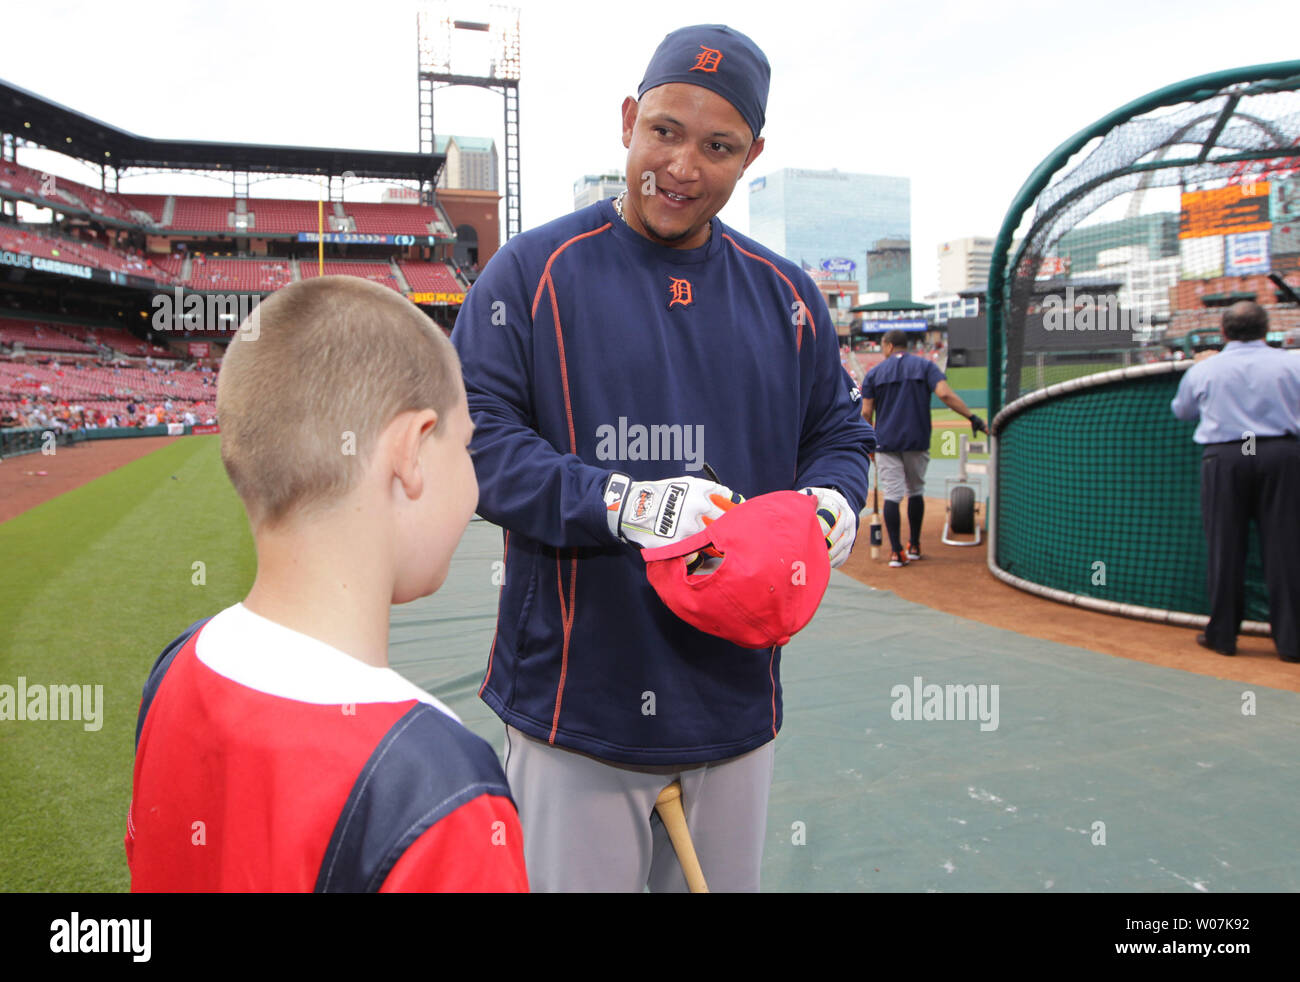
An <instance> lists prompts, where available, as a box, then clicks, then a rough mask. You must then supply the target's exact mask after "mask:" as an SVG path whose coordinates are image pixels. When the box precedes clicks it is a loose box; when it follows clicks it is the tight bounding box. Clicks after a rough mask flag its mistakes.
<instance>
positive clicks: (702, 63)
mask: <svg viewBox="0 0 1300 982" xmlns="http://www.w3.org/2000/svg"><path fill="white" fill-rule="evenodd" d="M720 61H722V52H721V51H719V50H718V49H717V48H706V47H705V46H704V45H702V44H701V45H700V53H699V54H698V55H696V56H695V64H694V65H692V66H691V71H693V72H716V71H717V70H718V63H719V62H720Z"/></svg>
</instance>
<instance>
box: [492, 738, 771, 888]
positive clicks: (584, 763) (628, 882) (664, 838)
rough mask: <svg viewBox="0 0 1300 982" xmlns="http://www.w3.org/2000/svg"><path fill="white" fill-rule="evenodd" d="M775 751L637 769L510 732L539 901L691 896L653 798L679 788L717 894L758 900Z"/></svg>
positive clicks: (513, 787) (509, 753)
mask: <svg viewBox="0 0 1300 982" xmlns="http://www.w3.org/2000/svg"><path fill="white" fill-rule="evenodd" d="M775 750H776V742H775V741H768V742H767V743H765V744H764V745H763V746H761V747H759V748H757V749H755V750H751V751H750V752H749V753H747V754H742V755H741V756H739V757H732V758H730V759H728V760H723V761H715V762H712V763H708V764H685V765H680V766H675V767H674V766H645V767H640V766H635V765H631V764H615V763H611V762H609V761H604V760H598V759H597V758H595V757H590V756H588V755H586V754H583V753H578V752H577V751H573V750H565V749H563V748H560V747H554V746H551V745H550V744H548V743H546V742H545V741H543V740H537V739H534V738H533V737H530V736H527V735H526V734H524V733H522V732H520V731H519V730H517V729H515V728H514V727H513V726H507V727H506V778H507V780H508V781H509V782H510V792H511V794H512V795H513V796H514V799H515V805H516V806H517V807H518V809H519V821H520V823H521V825H522V826H523V833H524V862H525V864H526V865H527V867H528V884H529V887H530V888H531V889H532V890H534V891H536V892H560V891H623V892H640V891H642V890H644V889H645V887H646V886H647V885H649V887H650V889H651V891H653V892H655V893H661V892H663V893H669V892H677V893H685V892H686V878H685V876H684V875H683V874H682V869H681V865H680V864H679V863H678V861H677V854H676V853H675V852H674V851H673V846H672V843H671V842H670V841H669V839H668V833H667V832H666V831H665V830H664V827H663V823H662V822H660V821H659V815H658V814H657V813H656V812H655V811H654V803H655V798H657V797H658V795H659V792H660V791H662V790H663V789H664V787H666V786H667V785H668V784H670V783H672V781H673V780H674V779H680V781H681V782H682V803H683V805H684V806H685V812H686V824H687V827H688V828H689V829H690V832H691V841H692V842H693V843H694V844H695V852H696V855H697V856H698V857H699V860H700V867H701V869H702V870H703V871H704V878H705V880H706V881H707V882H708V885H709V890H710V892H714V893H723V892H756V891H757V890H758V878H759V869H760V867H761V865H762V860H763V839H764V836H765V834H766V832H767V799H768V792H769V791H770V790H771V787H772V767H773V763H774V761H775Z"/></svg>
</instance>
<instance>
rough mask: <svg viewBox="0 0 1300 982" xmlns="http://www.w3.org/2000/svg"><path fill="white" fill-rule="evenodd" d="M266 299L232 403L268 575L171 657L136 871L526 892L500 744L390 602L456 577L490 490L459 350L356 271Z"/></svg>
mask: <svg viewBox="0 0 1300 982" xmlns="http://www.w3.org/2000/svg"><path fill="white" fill-rule="evenodd" d="M253 316H254V317H256V318H257V322H256V326H257V328H258V330H257V331H256V332H253V331H249V330H244V331H243V332H242V333H243V337H242V338H241V339H237V340H236V341H235V342H234V343H232V344H231V346H230V349H229V351H228V353H227V354H226V358H225V361H224V363H223V365H222V368H221V380H220V385H219V390H218V395H217V405H218V408H219V410H220V413H221V428H222V434H221V457H222V461H223V463H224V464H225V465H226V470H227V472H228V473H229V475H230V478H231V482H232V483H233V484H234V486H235V489H236V490H237V491H238V492H239V495H240V497H241V499H242V500H243V502H244V507H245V508H246V510H247V511H248V516H249V522H250V524H251V526H252V528H253V536H254V539H255V540H256V543H257V558H258V564H257V565H258V569H257V580H256V582H255V583H254V584H253V588H252V590H251V591H250V592H249V594H248V597H247V598H246V599H245V600H244V601H243V602H242V603H238V604H235V605H234V606H232V607H228V608H226V609H225V610H223V611H221V612H220V613H218V614H216V615H215V616H213V617H211V618H208V619H206V620H204V621H201V622H200V623H198V624H195V625H192V626H191V627H190V628H189V629H188V630H186V631H185V632H184V633H183V634H182V635H181V636H180V637H178V638H177V639H176V640H175V641H173V642H172V643H171V644H170V645H168V646H167V648H166V650H165V651H164V652H163V653H162V655H161V656H160V657H159V658H158V660H157V662H156V663H155V665H154V667H153V670H152V671H151V672H150V674H149V679H148V682H147V683H146V685H145V689H144V698H143V699H142V701H141V706H140V714H139V722H138V725H137V728H136V753H135V773H134V780H133V791H132V802H131V807H130V809H129V811H128V814H127V831H126V838H125V847H126V855H127V862H128V863H129V865H130V867H131V889H132V890H134V891H145V892H157V891H185V892H190V891H203V892H210V891H237V892H249V891H256V892H283V891H308V890H317V891H323V892H337V891H347V892H371V891H382V892H390V891H430V890H438V891H468V890H473V891H481V890H492V891H498V890H499V891H514V890H526V889H527V887H528V881H527V877H526V875H525V872H524V857H523V846H522V835H521V832H520V828H519V823H518V818H517V815H516V813H515V807H514V804H513V802H512V801H511V798H510V791H509V788H508V787H507V786H506V781H505V775H504V774H503V773H502V770H501V765H500V763H499V762H498V760H497V756H496V753H495V752H494V751H493V749H492V747H491V746H490V745H489V744H488V743H487V742H486V741H485V740H482V739H481V738H479V737H477V736H475V735H474V734H472V733H470V732H469V731H468V730H467V729H465V727H463V726H462V725H461V723H460V721H459V720H458V719H457V718H456V717H455V715H454V714H453V713H452V712H451V710H450V709H448V708H447V707H446V706H444V705H443V704H442V703H441V702H439V701H438V700H437V699H435V698H434V697H433V696H431V695H429V694H428V693H427V692H424V691H422V690H421V689H419V688H417V687H416V686H414V685H412V684H411V683H410V682H408V681H406V680H405V679H403V678H402V677H401V676H400V675H398V674H397V673H396V672H394V671H393V670H392V669H390V668H389V667H388V612H389V604H390V603H391V602H396V603H403V602H405V601H408V600H413V599H415V598H416V597H420V596H424V595H426V594H428V593H432V592H433V591H434V590H436V589H437V588H438V587H439V586H441V585H442V582H443V580H444V579H445V577H446V575H447V568H448V564H449V563H450V561H451V555H452V552H453V551H454V550H455V548H456V543H457V542H458V541H459V539H460V537H461V534H462V533H463V532H464V531H465V526H466V523H468V521H469V519H470V516H471V515H472V514H473V512H474V505H475V502H476V501H477V488H476V486H475V478H474V468H473V464H472V463H471V462H470V459H469V453H468V450H467V445H468V443H469V438H470V432H471V430H472V428H473V427H472V424H471V423H470V419H469V410H468V407H467V406H466V403H465V396H464V394H463V387H462V384H461V380H460V378H459V372H458V371H457V364H456V353H455V351H454V350H453V349H452V347H451V345H450V344H449V343H448V341H447V339H446V338H445V337H444V336H443V335H442V332H440V331H439V330H438V329H437V328H436V327H435V326H434V325H432V324H431V323H430V322H429V319H428V318H427V317H425V316H424V315H423V314H422V313H420V311H419V310H417V309H416V308H415V307H414V306H413V305H411V304H410V303H409V302H407V301H406V300H404V299H402V298H401V297H399V296H398V295H396V294H395V293H393V292H392V291H391V290H388V289H387V288H385V287H382V286H379V285H377V284H374V283H367V282H365V281H363V280H358V279H354V278H352V277H347V276H326V277H323V278H319V279H313V280H306V281H304V282H301V283H294V284H293V285H292V286H289V287H286V288H285V289H283V290H281V291H279V292H278V293H276V294H274V295H273V296H271V297H270V298H268V299H267V300H266V301H265V302H264V303H263V304H262V305H261V306H260V307H259V308H258V310H257V312H256V313H255V314H254V315H253ZM245 326H246V328H247V322H246V325H245ZM340 434H343V436H342V445H341V444H340ZM349 434H350V435H351V438H352V440H353V441H354V445H355V449H356V451H357V452H356V453H353V454H349V453H348V452H347V450H346V449H345V448H346V447H347V445H348V435H349Z"/></svg>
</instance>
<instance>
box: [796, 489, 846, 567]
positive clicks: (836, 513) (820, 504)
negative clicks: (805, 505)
mask: <svg viewBox="0 0 1300 982" xmlns="http://www.w3.org/2000/svg"><path fill="white" fill-rule="evenodd" d="M800 494H810V495H812V496H813V497H814V498H816V499H817V519H818V521H820V522H821V523H822V533H823V534H824V535H825V536H826V550H827V552H828V553H829V554H830V558H831V569H835V568H836V567H837V566H840V565H842V564H843V563H844V560H846V559H848V558H849V552H850V551H851V550H852V549H853V540H854V539H856V538H857V536H858V516H857V514H856V513H855V512H854V511H853V509H852V508H851V507H849V503H848V501H847V500H845V498H844V495H842V494H840V493H839V492H838V491H836V490H835V489H834V488H803V489H801V490H800Z"/></svg>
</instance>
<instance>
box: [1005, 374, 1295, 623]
mask: <svg viewBox="0 0 1300 982" xmlns="http://www.w3.org/2000/svg"><path fill="white" fill-rule="evenodd" d="M1293 357H1300V356H1293ZM1192 365H1193V362H1191V361H1164V362H1156V363H1154V364H1151V365H1132V366H1130V367H1128V368H1117V369H1115V370H1113V371H1109V372H1098V373H1097V374H1095V375H1083V376H1081V377H1079V378H1072V379H1067V380H1066V381H1064V382H1057V383H1056V384H1055V385H1049V386H1047V388H1045V389H1037V390H1036V391H1034V392H1029V393H1026V394H1025V395H1023V396H1021V397H1020V398H1019V399H1017V400H1015V401H1014V402H1012V403H1010V404H1009V405H1007V406H1004V407H1002V409H1001V410H1000V411H999V412H998V414H997V415H996V416H995V417H993V419H992V420H990V421H989V438H990V440H991V441H993V442H994V449H993V453H992V455H991V456H990V459H991V460H996V459H997V450H996V440H997V435H998V432H999V431H1000V430H1001V429H1002V428H1003V427H1004V426H1006V424H1007V421H1008V420H1010V419H1011V418H1012V417H1013V416H1016V415H1017V414H1019V413H1021V412H1023V411H1024V410H1026V409H1028V408H1029V407H1030V406H1034V405H1037V404H1038V403H1040V402H1047V401H1048V400H1050V399H1055V398H1057V397H1058V396H1064V395H1069V394H1071V393H1074V392H1079V391H1081V390H1083V389H1091V388H1095V387H1097V386H1101V385H1109V384H1111V383H1112V382H1119V381H1128V380H1131V379H1137V378H1145V377H1147V376H1150V375H1165V374H1168V373H1171V372H1185V371H1187V369H1189V368H1191V367H1192ZM996 470H997V468H995V467H990V468H989V473H990V481H989V500H990V502H991V504H992V505H993V506H992V507H990V508H989V534H988V566H989V572H990V573H992V574H993V575H994V576H996V577H997V578H998V579H999V580H1001V581H1002V582H1003V583H1006V584H1008V585H1009V586H1013V587H1015V588H1016V589H1018V590H1024V591H1025V592H1026V593H1032V594H1034V595H1035V596H1039V597H1044V598H1046V599H1047V600H1055V601H1056V602H1057V603H1063V604H1067V605H1069V606H1071V607H1082V608H1084V609H1085V610H1095V611H1099V612H1101V613H1103V614H1118V615H1119V616H1121V617H1132V618H1135V619H1137V620H1144V621H1154V622H1156V623H1158V624H1170V625H1173V626H1174V627H1197V628H1202V629H1203V628H1204V627H1205V626H1206V625H1207V624H1209V622H1210V618H1209V615H1208V614H1189V613H1187V612H1185V611H1180V610H1163V609H1160V608H1156V607H1144V606H1142V605H1141V604H1125V603H1118V602H1117V601H1114V600H1100V599H1098V598H1097V597H1089V596H1086V595H1084V594H1081V593H1071V592H1070V591H1068V590H1058V589H1056V588H1055V587H1048V586H1043V585H1042V584H1039V583H1034V582H1033V581H1032V580H1026V579H1022V578H1021V577H1019V576H1016V575H1014V574H1012V573H1008V572H1007V571H1006V570H1004V569H1002V568H1001V567H999V566H998V565H997V525H996V521H995V518H994V516H996V514H997V508H996V500H997V479H996V476H995V472H996ZM1241 633H1242V634H1254V635H1261V636H1263V637H1268V636H1270V634H1271V633H1272V632H1271V631H1270V629H1269V626H1268V625H1267V624H1264V623H1261V622H1260V621H1243V622H1242V624H1241Z"/></svg>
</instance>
